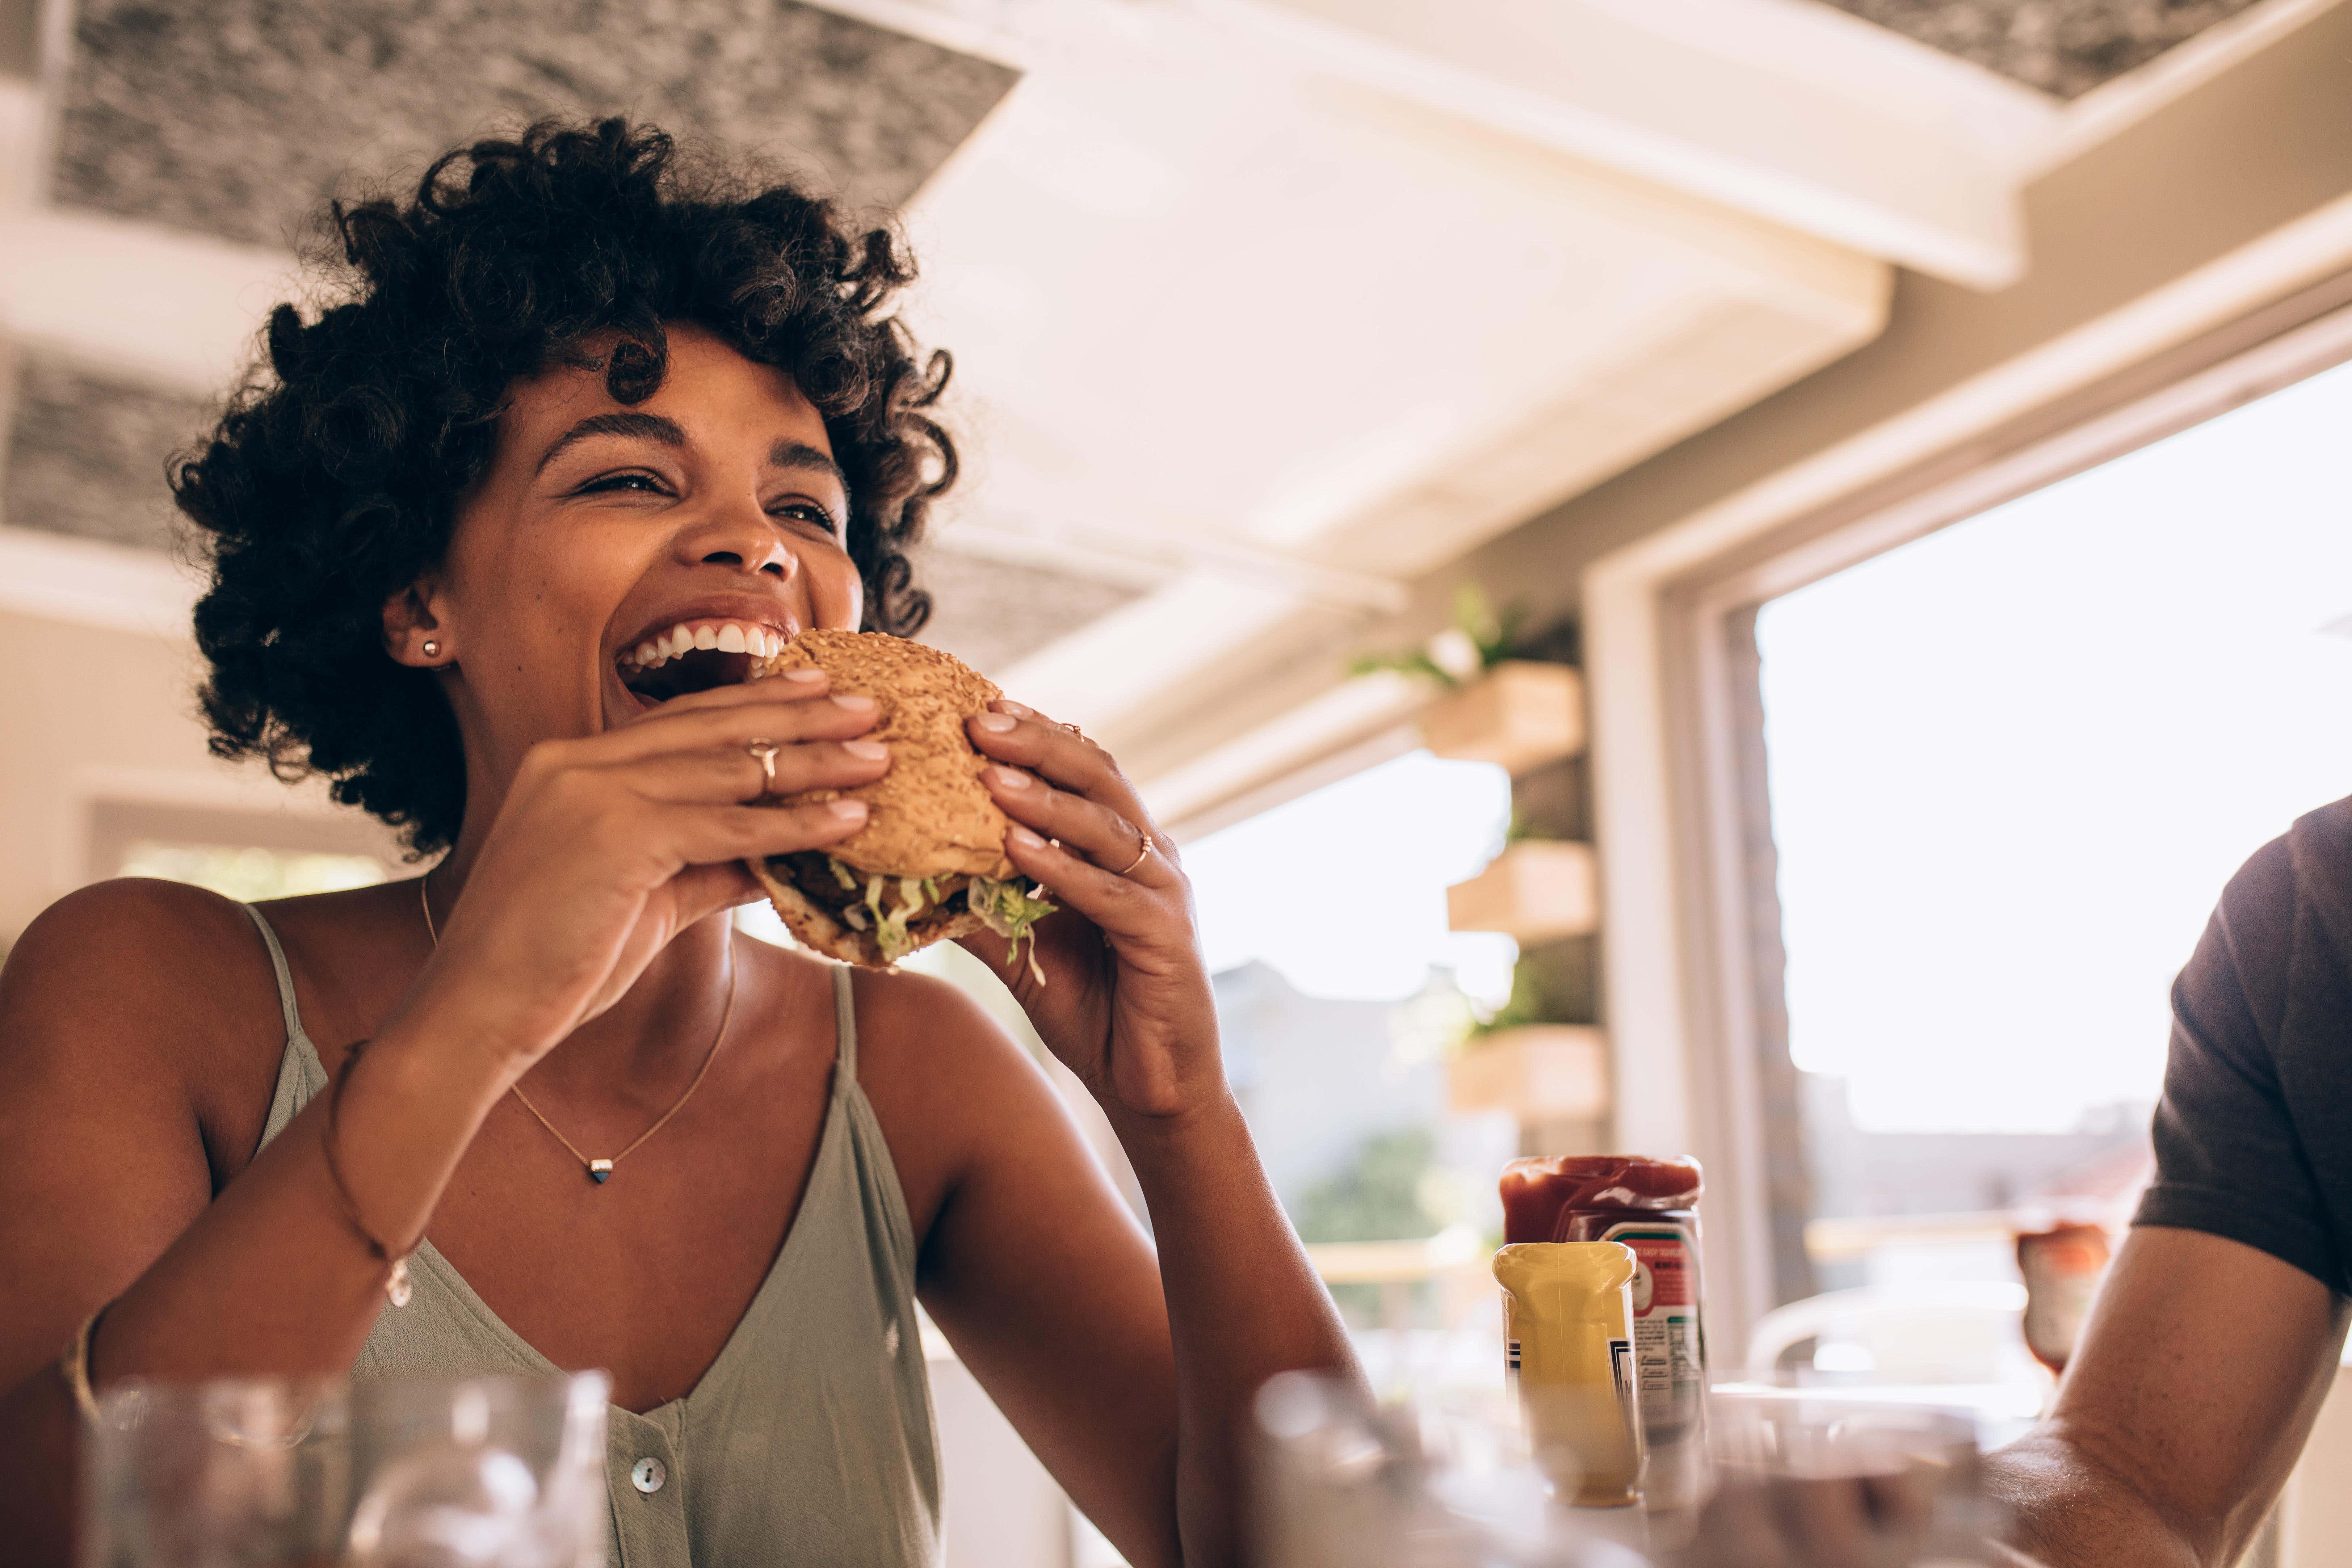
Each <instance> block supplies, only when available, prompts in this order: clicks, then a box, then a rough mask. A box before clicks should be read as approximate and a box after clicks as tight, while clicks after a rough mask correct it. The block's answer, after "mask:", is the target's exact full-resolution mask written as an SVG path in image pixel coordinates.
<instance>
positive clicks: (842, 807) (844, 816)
mask: <svg viewBox="0 0 2352 1568" xmlns="http://www.w3.org/2000/svg"><path fill="white" fill-rule="evenodd" d="M825 810H827V811H829V812H831V813H832V814H833V815H834V816H837V817H839V818H841V820H842V821H844V822H855V821H856V820H858V819H859V818H861V817H863V816H865V815H866V803H865V802H864V801H862V800H836V801H835V802H834V803H833V804H832V805H828V806H826V807H825Z"/></svg>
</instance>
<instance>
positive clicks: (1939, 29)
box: [1826, 0, 2261, 99]
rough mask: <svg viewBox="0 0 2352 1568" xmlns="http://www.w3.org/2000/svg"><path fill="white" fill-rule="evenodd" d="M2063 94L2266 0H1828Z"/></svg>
mask: <svg viewBox="0 0 2352 1568" xmlns="http://www.w3.org/2000/svg"><path fill="white" fill-rule="evenodd" d="M1826 3H1827V4H1829V5H1834V6H1836V7H1837V8H1838V9H1839V10H1841V11H1847V12H1851V13H1853V15H1854V16H1860V17H1862V18H1863V19H1864V20H1865V21H1870V22H1875V23H1877V24H1878V25H1879V26H1883V27H1888V28H1891V29H1893V30H1894V31H1895V32H1898V33H1900V34H1902V35H1903V36H1904V37H1908V38H1916V39H1917V40H1918V41H1919V42H1920V43H1923V44H1926V45H1927V46H1928V47H1931V48H1937V49H1941V50H1943V51H1945V52H1946V53H1947V54H1952V55H1958V57H1959V58H1962V59H1965V60H1971V61H1974V62H1975V63H1976V64H1978V65H1980V66H1982V67H1984V68H1986V69H1987V70H1990V71H1998V72H1999V73H2000V75H2002V76H2005V77H2008V78H2010V79H2011V80H2013V81H2021V82H2023V83H2024V84H2025V85H2026V86H2028V87H2035V88H2040V89H2042V91H2044V92H2049V93H2054V94H2056V95H2057V96H2058V97H2060V98H2069V99H2071V98H2079V97H2081V96H2082V95H2083V94H2084V93H2086V92H2088V91H2090V90H2091V89H2093V88H2095V87H2100V86H2104V85H2105V83H2107V82H2110V81H2113V80H2115V79H2116V78H2117V77H2120V76H2123V75H2125V74H2126V73H2127V72H2130V71H2133V70H2137V68H2140V67H2141V66H2144V65H2146V64H2147V63H2148V62H2149V61H2150V60H2153V59H2154V58H2157V56H2158V55H2160V54H2163V53H2164V52H2165V51H2166V50H2168V49H2170V48H2172V47H2174V46H2175V45H2178V44H2185V43H2187V42H2188V41H2189V39H2191V38H2193V37H2197V36H2198V35H2199V34H2200V33H2202V32H2204V31H2205V30H2206V29H2207V28H2209V27H2210V26H2214V25H2216V24H2217V23H2221V22H2225V21H2227V20H2229V19H2230V18H2231V17H2232V16H2236V15H2237V14H2238V13H2240V12H2241V11H2248V10H2252V8H2253V7H2254V6H2255V5H2259V4H2261V0H2157V3H2155V4H2151V3H2150V0H1826Z"/></svg>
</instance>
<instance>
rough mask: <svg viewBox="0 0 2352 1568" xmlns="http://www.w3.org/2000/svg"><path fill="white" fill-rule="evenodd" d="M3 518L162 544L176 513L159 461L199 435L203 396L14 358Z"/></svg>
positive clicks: (13, 523)
mask: <svg viewBox="0 0 2352 1568" xmlns="http://www.w3.org/2000/svg"><path fill="white" fill-rule="evenodd" d="M10 401H13V403H14V405H15V407H14V414H13V417H12V418H11V420H10V426H11V428H10V430H9V445H8V467H7V473H6V475H5V483H0V521H5V522H6V524H7V525H8V526H9V527H12V528H37V529H42V530H45V531H48V532H51V533H71V534H79V535H80V536H81V537H82V538H85V539H102V540H107V541H110V542H113V543H117V544H139V545H147V546H150V547H152V548H155V549H163V548H165V547H167V546H168V545H169V544H170V543H171V541H172V536H173V519H174V518H175V517H176V515H177V514H176V513H175V512H174V511H173V509H172V498H171V493H170V491H169V490H167V489H165V488H164V483H163V465H164V462H165V460H166V459H167V458H169V457H170V455H171V454H172V452H173V451H174V450H175V449H177V448H178V447H182V446H184V445H185V444H186V443H187V442H188V441H189V440H191V439H192V438H193V437H196V436H197V435H199V434H200V433H201V432H202V431H203V430H204V428H205V424H206V416H207V415H208V414H210V413H211V411H212V410H211V407H210V405H208V404H207V403H206V402H205V400H204V399H202V398H195V397H188V396H184V395H180V394H177V393H166V392H155V391H152V390H150V389H149V388H146V387H143V386H137V385H132V384H127V383H123V382H119V381H113V380H109V379H107V378H105V377H102V376H99V375H94V374H89V373H88V372H86V371H83V370H81V369H79V367H77V366H74V365H72V364H69V363H65V362H63V361H61V360H58V359H55V358H52V357H50V356H48V355H47V354H43V353H34V352H26V353H21V354H20V356H19V358H18V360H17V376H16V392H15V395H14V397H13V399H12V400H10Z"/></svg>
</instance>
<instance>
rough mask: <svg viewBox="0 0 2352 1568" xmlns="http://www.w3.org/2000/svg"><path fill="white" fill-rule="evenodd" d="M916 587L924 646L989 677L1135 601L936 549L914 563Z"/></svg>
mask: <svg viewBox="0 0 2352 1568" xmlns="http://www.w3.org/2000/svg"><path fill="white" fill-rule="evenodd" d="M915 581H916V583H917V584H919V585H920V586H921V587H923V588H926V589H928V590H929V592H930V595H931V620H930V625H929V626H925V627H924V628H923V630H922V632H921V633H920V634H919V636H920V638H921V640H922V641H924V642H927V643H929V644H930V645H931V646H932V647H940V648H944V649H946V650H947V651H948V652H950V653H951V654H953V655H955V656H956V657H957V658H960V659H961V660H963V661H964V662H965V663H966V664H969V665H971V667H972V668H975V669H978V670H981V671H982V672H984V673H990V674H994V673H998V672H1001V671H1003V669H1005V668H1008V667H1010V666H1011V665H1013V664H1014V663H1016V662H1017V661H1019V660H1020V659H1021V658H1024V657H1025V656H1027V655H1029V654H1032V653H1034V652H1036V651H1037V650H1038V649H1039V648H1041V647H1045V645H1046V644H1048V643H1050V642H1054V641H1055V640H1056V639H1058V638H1060V637H1066V636H1067V635H1068V634H1069V633H1070V632H1072V631H1073V630H1075V629H1076V628H1077V627H1079V626H1084V625H1086V624H1087V622H1089V621H1093V620H1097V619H1099V618H1100V617H1102V616H1107V615H1108V614H1110V612H1111V611H1113V610H1115V609H1118V607H1119V606H1120V605H1124V604H1127V603H1128V602H1129V601H1130V600H1132V599H1134V598H1136V597H1138V596H1139V595H1137V594H1136V593H1135V591H1134V590H1132V589H1129V588H1123V587H1118V586H1116V585H1114V584H1108V583H1104V582H1099V581H1097V580H1096V579H1095V578H1092V577H1083V576H1077V575H1075V574H1068V573H1063V572H1047V571H1042V570H1040V569H1038V568H1036V567H1034V566H1015V565H1012V564H1009V563H1004V562H1001V561H988V560H983V559H982V558H981V557H979V556H976V555H962V554H958V553H957V552H954V551H952V550H945V549H936V548H935V549H930V550H926V551H924V552H923V553H922V554H921V555H920V556H919V558H918V559H917V561H916V563H915Z"/></svg>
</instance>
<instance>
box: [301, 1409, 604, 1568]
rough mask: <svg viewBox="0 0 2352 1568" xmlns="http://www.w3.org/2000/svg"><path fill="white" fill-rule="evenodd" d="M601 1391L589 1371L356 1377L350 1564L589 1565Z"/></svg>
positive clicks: (599, 1556) (595, 1555)
mask: <svg viewBox="0 0 2352 1568" xmlns="http://www.w3.org/2000/svg"><path fill="white" fill-rule="evenodd" d="M610 1389H611V1382H610V1380H609V1379H607V1378H606V1377H605V1375H604V1373H600V1372H589V1373H578V1374H576V1375H574V1376H572V1377H568V1378H530V1377H467V1378H446V1379H438V1378H396V1379H386V1380H382V1381H371V1382H367V1383H362V1384H358V1385H357V1386H356V1387H354V1388H353V1390H352V1399H351V1412H352V1415H351V1447H352V1475H353V1477H354V1486H353V1490H354V1493H355V1495H356V1499H357V1500H356V1501H355V1502H354V1503H353V1505H352V1516H351V1526H350V1529H349V1531H347V1533H346V1536H345V1550H346V1561H347V1563H349V1568H602V1564H603V1563H604V1542H605V1530H604V1521H605V1515H606V1511H607V1508H608V1505H607V1503H606V1501H605V1494H604V1409H605V1405H604V1401H605V1397H606V1395H607V1394H608V1393H609V1391H610Z"/></svg>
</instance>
